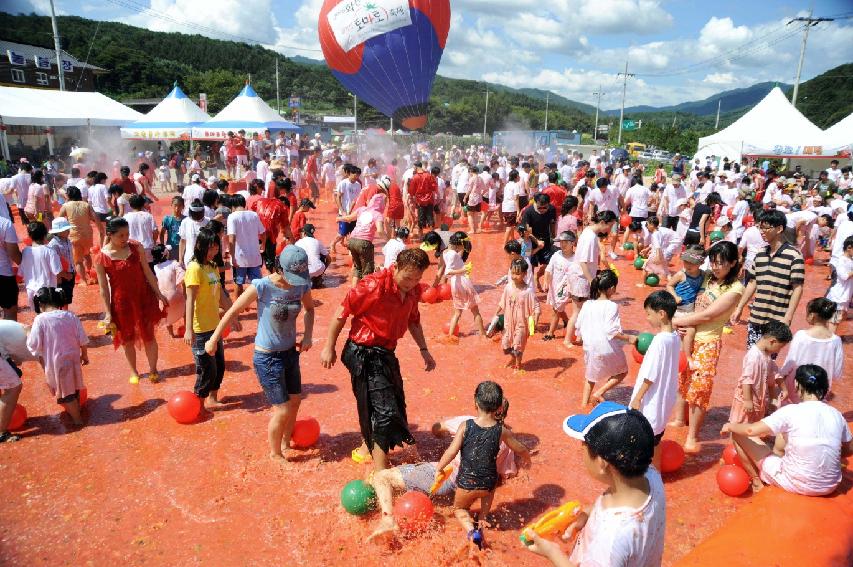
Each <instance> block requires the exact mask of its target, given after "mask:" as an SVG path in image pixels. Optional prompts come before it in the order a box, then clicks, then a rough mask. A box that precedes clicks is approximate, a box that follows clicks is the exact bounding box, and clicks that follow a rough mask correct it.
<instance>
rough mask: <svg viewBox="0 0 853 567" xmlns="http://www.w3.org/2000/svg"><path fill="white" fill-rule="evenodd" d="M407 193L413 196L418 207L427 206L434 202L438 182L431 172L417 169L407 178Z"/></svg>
mask: <svg viewBox="0 0 853 567" xmlns="http://www.w3.org/2000/svg"><path fill="white" fill-rule="evenodd" d="M409 195H412V196H413V197H414V198H415V202H416V203H417V204H418V206H419V207H429V206H431V205H434V204H435V198H436V196H437V195H438V183H436V181H435V177H433V175H432V174H431V173H427V172H426V171H419V172H417V173H415V174H414V175H413V176H412V178H411V179H410V180H409Z"/></svg>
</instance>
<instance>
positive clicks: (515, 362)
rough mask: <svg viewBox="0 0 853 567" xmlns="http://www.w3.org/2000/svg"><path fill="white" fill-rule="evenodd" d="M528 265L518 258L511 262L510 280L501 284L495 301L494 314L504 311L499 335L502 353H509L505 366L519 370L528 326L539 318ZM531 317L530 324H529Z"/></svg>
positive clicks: (497, 314) (529, 327)
mask: <svg viewBox="0 0 853 567" xmlns="http://www.w3.org/2000/svg"><path fill="white" fill-rule="evenodd" d="M529 271H530V264H529V263H528V262H527V261H526V260H524V259H522V258H518V259H516V260H513V261H512V264H511V265H510V274H511V276H512V277H511V279H510V283H508V284H507V285H506V287H504V291H503V295H502V296H501V299H500V302H499V303H498V310H497V313H496V314H495V317H497V316H499V315H501V314H503V316H504V330H503V336H502V338H501V347H502V348H503V351H504V354H506V355H509V357H510V360H509V362H507V367H508V368H510V367H511V368H513V369H514V370H521V358H522V356H524V347H525V346H526V345H527V338H528V337H529V336H530V329H531V328H532V327H533V326H535V321H536V320H538V319H539V315H540V309H539V302H538V301H537V300H536V294H535V293H534V292H533V289H532V288H531V287H530V286H529V285H528V284H527V279H528V276H529ZM531 319H532V320H533V322H534V323H533V325H531V324H530V321H531Z"/></svg>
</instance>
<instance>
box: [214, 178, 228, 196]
mask: <svg viewBox="0 0 853 567" xmlns="http://www.w3.org/2000/svg"><path fill="white" fill-rule="evenodd" d="M216 188H217V189H219V190H220V191H222V192H223V193H227V192H228V182H227V181H226V180H224V179H220V180H219V181H217V182H216Z"/></svg>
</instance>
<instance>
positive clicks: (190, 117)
mask: <svg viewBox="0 0 853 567" xmlns="http://www.w3.org/2000/svg"><path fill="white" fill-rule="evenodd" d="M208 120H210V115H208V114H207V113H206V112H204V111H203V110H202V109H200V108H199V107H198V106H196V105H195V104H194V103H193V101H191V100H190V99H189V98H187V95H185V94H184V91H182V90H181V89H180V87H178V85H177V84H176V85H175V86H174V88H173V89H172V92H170V93H169V94H168V96H166V98H164V99H163V100H161V101H160V103H159V104H158V105H157V106H155V107H154V108H153V109H152V110H151V112H149V113H148V114H146V115H145V116H144V117H143V118H141V119H139V120H137V121H136V122H134V123H132V124H129V125H127V126H126V127H124V128H122V129H121V137H122V138H129V139H133V140H189V139H190V135H191V134H192V129H193V127H194V126H198V125H199V124H204V123H205V122H207V121H208Z"/></svg>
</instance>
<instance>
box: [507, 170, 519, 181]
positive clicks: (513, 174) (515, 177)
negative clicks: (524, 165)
mask: <svg viewBox="0 0 853 567" xmlns="http://www.w3.org/2000/svg"><path fill="white" fill-rule="evenodd" d="M507 179H509V180H510V181H518V171H517V170H515V169H511V170H510V171H509V174H508V175H507Z"/></svg>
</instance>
